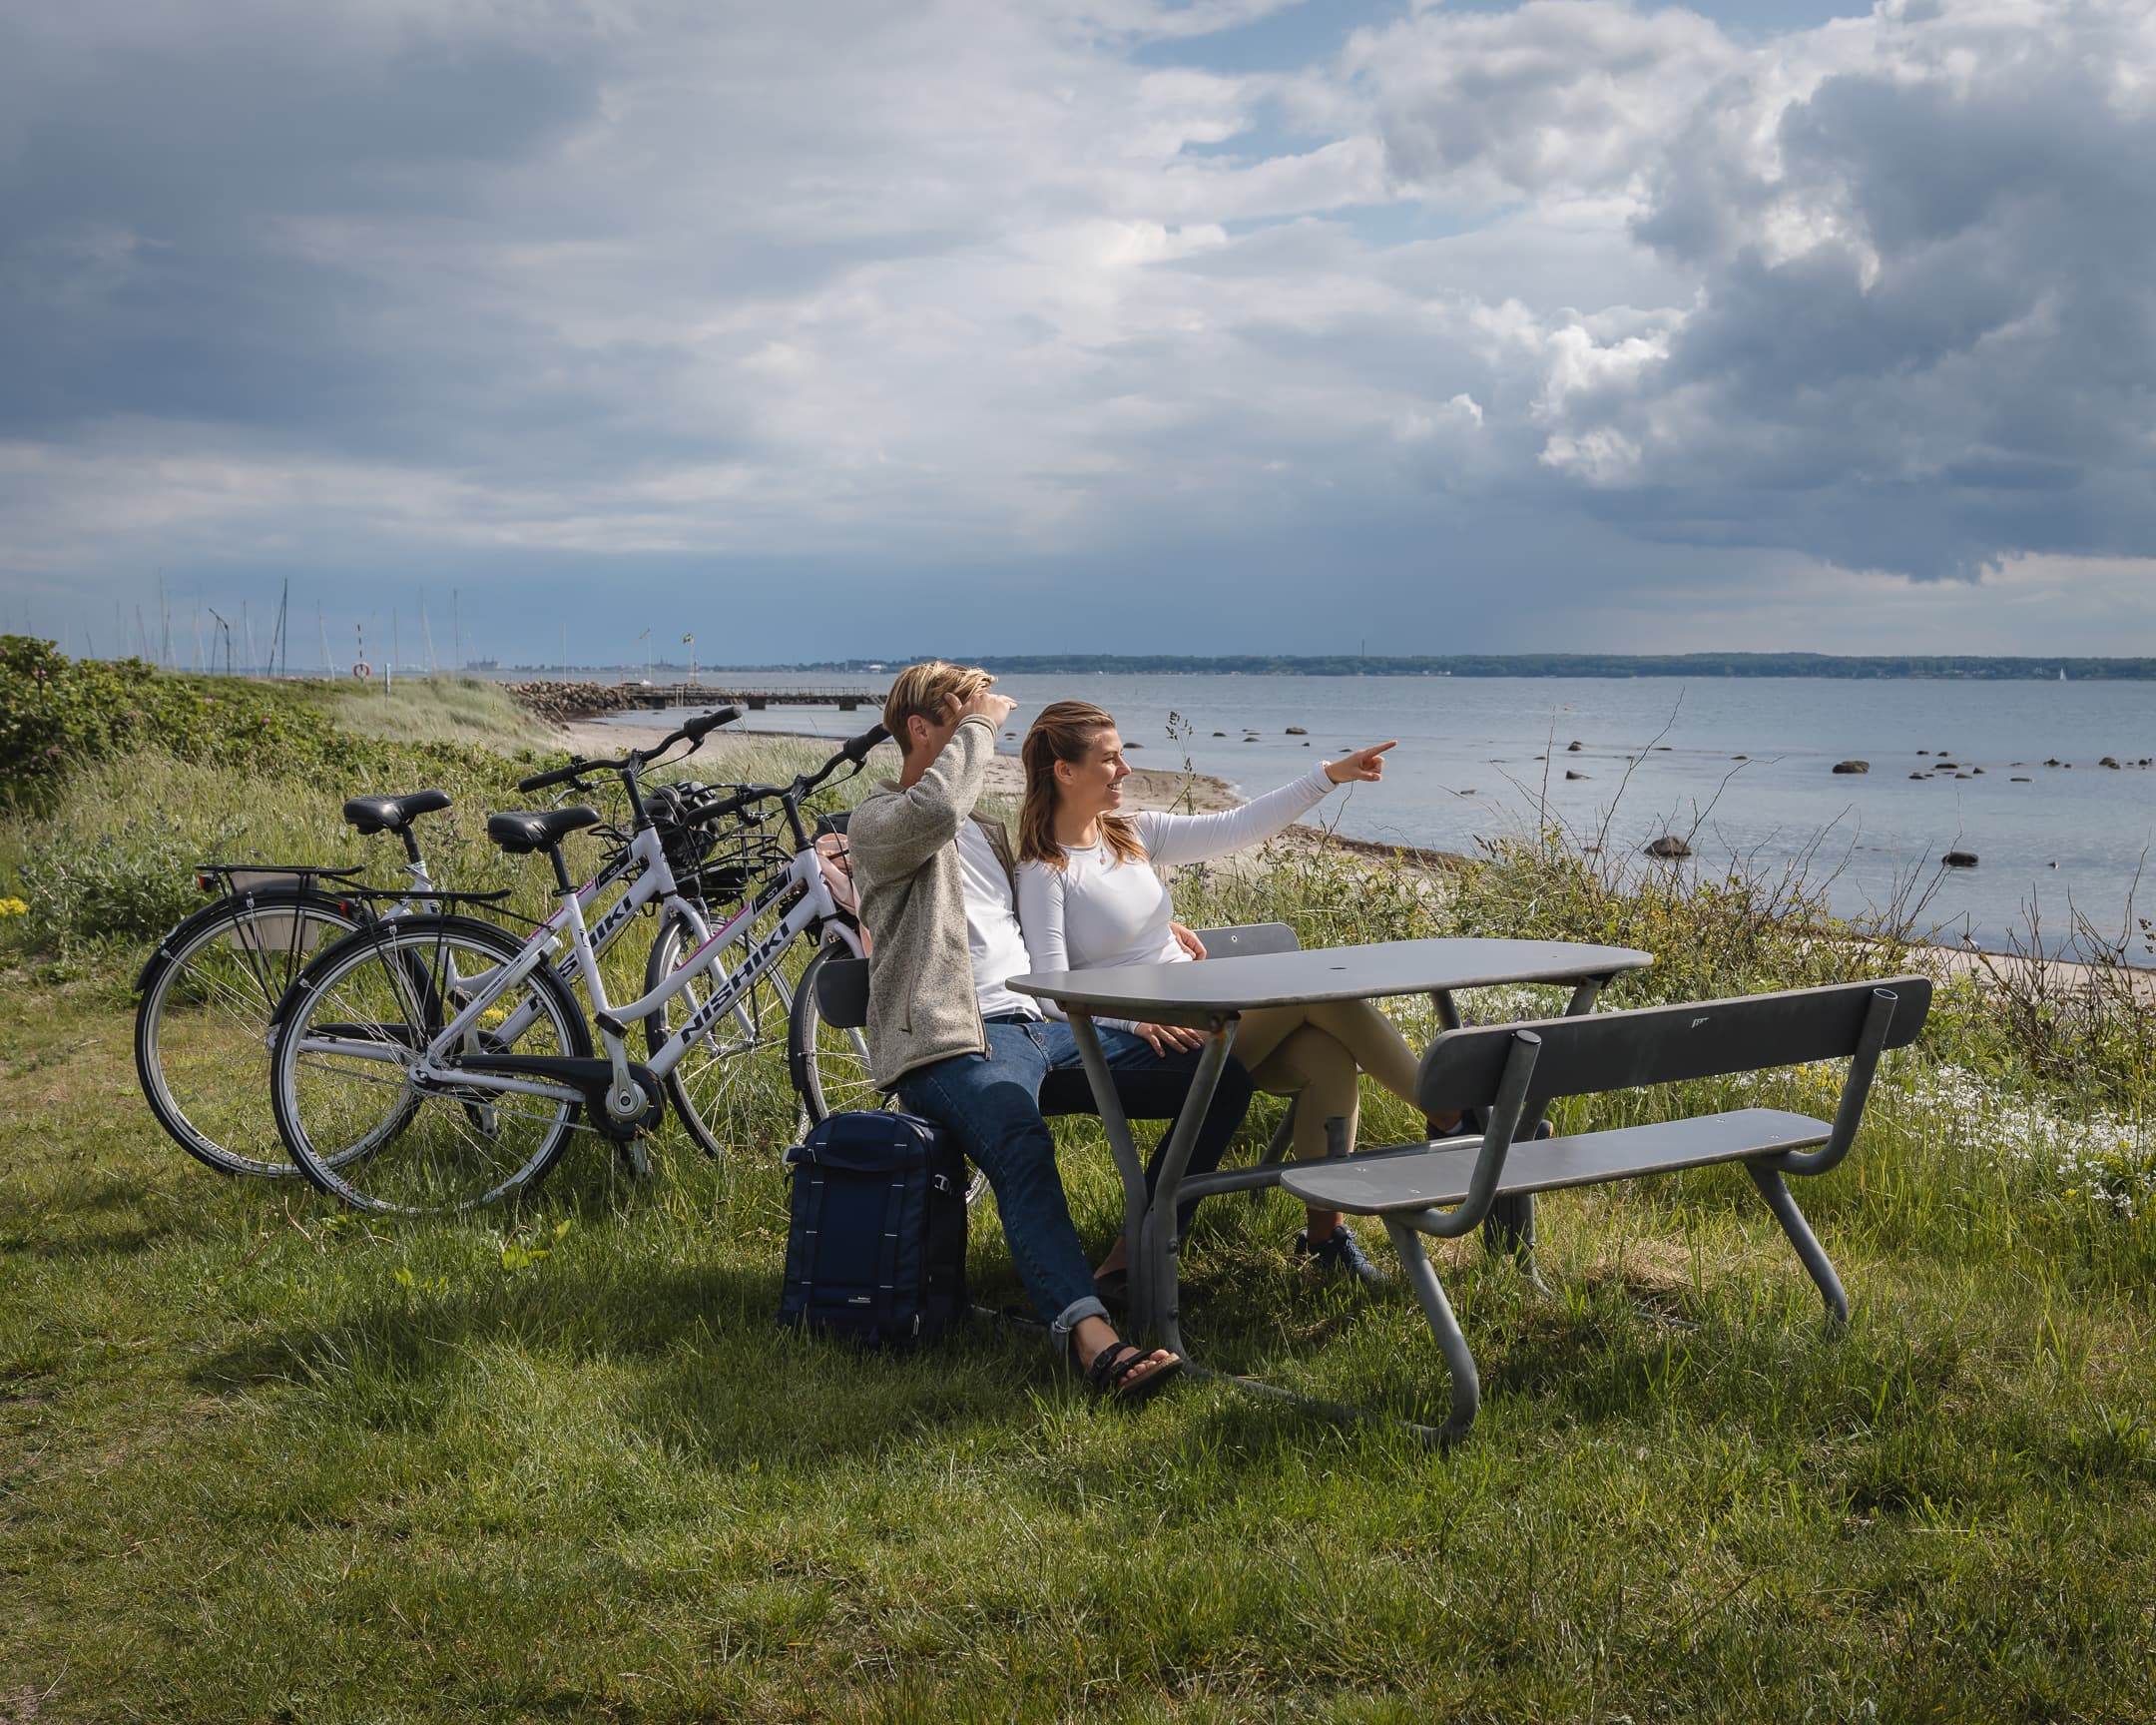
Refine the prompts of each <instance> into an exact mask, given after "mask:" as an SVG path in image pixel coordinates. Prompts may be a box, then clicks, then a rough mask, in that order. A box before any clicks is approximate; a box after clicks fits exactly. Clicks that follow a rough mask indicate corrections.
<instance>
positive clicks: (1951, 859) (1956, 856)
mask: <svg viewBox="0 0 2156 1725" xmlns="http://www.w3.org/2000/svg"><path fill="white" fill-rule="evenodd" d="M1939 861H1940V862H1941V863H1945V864H1946V866H1947V867H1949V868H1973V867H1975V866H1976V853H1975V852H1973V851H1949V852H1947V853H1946V855H1945V856H1943V857H1941V858H1940V859H1939Z"/></svg>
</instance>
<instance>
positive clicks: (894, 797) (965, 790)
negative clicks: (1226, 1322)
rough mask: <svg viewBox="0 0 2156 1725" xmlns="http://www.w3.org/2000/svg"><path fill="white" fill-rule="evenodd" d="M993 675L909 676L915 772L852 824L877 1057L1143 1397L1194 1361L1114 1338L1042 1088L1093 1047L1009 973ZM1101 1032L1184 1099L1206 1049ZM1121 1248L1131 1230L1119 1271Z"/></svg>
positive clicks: (1133, 1066)
mask: <svg viewBox="0 0 2156 1725" xmlns="http://www.w3.org/2000/svg"><path fill="white" fill-rule="evenodd" d="M993 681H994V679H993V678H991V677H990V676H989V675H988V674H987V673H986V672H984V671H979V670H975V669H969V668H966V667H961V666H955V665H948V664H944V663H942V662H941V661H930V662H928V663H925V664H920V665H913V666H909V667H907V668H906V670H904V671H903V672H901V673H900V674H899V676H898V678H897V679H896V681H894V682H893V683H892V685H891V690H890V694H889V697H888V699H887V700H886V702H885V704H884V710H883V722H884V726H885V728H886V729H887V730H888V731H889V732H890V734H891V737H892V738H893V739H894V740H895V741H896V742H897V744H898V746H899V750H900V754H901V767H900V772H899V776H898V779H897V781H896V783H895V784H889V785H885V786H881V787H879V788H878V789H877V790H876V791H875V792H873V793H871V794H870V795H869V797H868V798H867V799H865V800H864V801H863V802H862V803H861V805H860V806H859V807H858V808H857V809H855V810H854V811H853V814H852V817H851V819H850V821H849V823H848V825H847V835H846V836H847V844H848V849H849V852H850V856H851V862H852V866H853V873H854V878H855V880H856V881H857V882H858V884H859V888H860V909H861V921H862V923H863V925H864V926H865V927H866V928H867V930H868V932H869V935H870V947H869V959H868V964H869V987H868V1020H867V1023H866V1025H865V1026H864V1030H865V1034H866V1037H867V1042H868V1059H869V1068H870V1072H871V1075H872V1076H873V1078H874V1079H875V1082H876V1083H877V1084H878V1085H879V1086H881V1087H882V1088H884V1089H888V1090H892V1091H894V1092H895V1094H896V1095H897V1098H898V1100H899V1102H900V1103H901V1104H902V1105H903V1106H904V1107H905V1108H907V1109H908V1110H909V1111H911V1112H913V1113H916V1114H921V1115H924V1116H926V1117H927V1118H929V1119H931V1120H934V1121H936V1122H937V1123H939V1124H940V1125H942V1126H943V1127H945V1128H946V1129H947V1130H949V1131H950V1132H952V1133H953V1134H955V1135H956V1137H957V1139H958V1141H959V1143H960V1145H961V1146H962V1147H963V1149H964V1150H965V1152H966V1154H967V1156H968V1157H970V1158H971V1159H972V1161H973V1162H974V1163H975V1165H976V1166H978V1167H979V1168H980V1169H981V1171H982V1172H983V1173H984V1174H986V1175H987V1177H988V1183H989V1185H990V1187H991V1188H993V1190H994V1192H995V1197H996V1208H997V1211H998V1213H999V1214H1000V1215H1001V1217H1002V1222H1003V1233H1004V1238H1005V1239H1006V1241H1007V1242H1008V1243H1009V1245H1010V1249H1011V1258H1012V1261H1013V1263H1014V1264H1015V1266H1016V1268H1017V1270H1018V1274H1019V1277H1020V1279H1021V1280H1022V1281H1023V1282H1024V1284H1025V1287H1026V1292H1027V1295H1028V1297H1029V1298H1030V1299H1031V1300H1032V1302H1033V1306H1034V1309H1035V1310H1036V1311H1037V1312H1038V1313H1039V1314H1040V1316H1041V1318H1042V1319H1043V1320H1044V1321H1045V1322H1046V1323H1047V1324H1048V1326H1049V1330H1050V1333H1051V1334H1052V1335H1053V1336H1054V1337H1055V1338H1056V1339H1057V1341H1058V1342H1059V1343H1064V1342H1067V1344H1068V1346H1069V1348H1070V1350H1071V1353H1072V1356H1073V1357H1074V1358H1075V1359H1076V1361H1077V1363H1078V1365H1079V1367H1080V1368H1081V1369H1082V1370H1084V1371H1085V1373H1086V1377H1087V1382H1088V1383H1089V1385H1091V1387H1092V1388H1093V1391H1094V1393H1095V1394H1096V1395H1098V1396H1100V1397H1102V1398H1113V1399H1119V1400H1122V1401H1133V1400H1136V1399H1138V1398H1139V1397H1141V1396H1145V1395H1150V1394H1151V1393H1152V1392H1154V1391H1155V1390H1158V1389H1159V1388H1160V1387H1161V1386H1162V1385H1163V1384H1164V1383H1166V1382H1167V1381H1168V1380H1169V1379H1171V1378H1172V1377H1174V1376H1175V1375H1176V1374H1177V1373H1179V1372H1180V1371H1181V1370H1182V1361H1181V1360H1179V1359H1178V1358H1177V1357H1176V1356H1175V1355H1173V1354H1170V1353H1168V1352H1166V1351H1165V1350H1162V1349H1154V1350H1152V1351H1151V1352H1147V1351H1144V1350H1142V1349H1139V1348H1136V1347H1134V1346H1132V1345H1131V1344H1129V1343H1126V1342H1124V1341H1122V1340H1121V1339H1120V1338H1119V1337H1118V1336H1117V1335H1116V1332H1115V1329H1114V1327H1113V1326H1112V1325H1111V1324H1110V1323H1109V1322H1108V1315H1107V1306H1106V1304H1105V1302H1104V1301H1103V1299H1102V1298H1101V1295H1102V1292H1103V1289H1102V1287H1101V1286H1100V1285H1098V1284H1096V1281H1095V1277H1094V1272H1093V1270H1092V1269H1091V1267H1090V1266H1089V1265H1088V1264H1087V1262H1086V1258H1085V1254H1084V1250H1083V1248H1082V1247H1081V1245H1080V1243H1079V1240H1078V1232H1077V1229H1076V1228H1075V1227H1074V1226H1073V1225H1072V1222H1071V1219H1070V1207H1069V1204H1068V1202H1067V1200H1066V1198H1065V1196H1064V1192H1063V1182H1062V1177H1061V1176H1060V1174H1059V1173H1058V1172H1057V1170H1056V1162H1055V1140H1054V1138H1053V1136H1052V1135H1051V1134H1050V1132H1049V1130H1048V1124H1047V1122H1046V1120H1045V1119H1043V1118H1042V1115H1041V1110H1040V1093H1041V1087H1042V1084H1043V1082H1044V1081H1045V1080H1046V1079H1047V1078H1048V1077H1049V1076H1050V1074H1052V1073H1056V1072H1070V1071H1075V1070H1076V1069H1077V1068H1078V1066H1079V1056H1078V1051H1077V1044H1076V1041H1075V1039H1074V1038H1073V1036H1072V1035H1071V1032H1070V1029H1069V1027H1068V1026H1067V1025H1065V1024H1063V1023H1061V1022H1058V1021H1051V1020H1048V1019H1044V1018H1043V1017H1041V1016H1040V1013H1039V1009H1038V1007H1037V1006H1036V1005H1035V1004H1034V1002H1032V1001H1031V1000H1029V999H1027V998H1026V997H1024V996H1022V995H1017V994H1013V993H1012V992H1011V991H1010V990H1009V988H1008V987H1007V986H1005V984H1006V983H1007V982H1008V980H1009V978H1010V977H1011V976H1013V975H1018V974H1022V973H1023V972H1024V971H1025V970H1026V969H1027V968H1028V962H1027V957H1026V947H1025V941H1024V937H1023V935H1022V934H1021V933H1020V931H1019V928H1018V923H1017V920H1016V915H1015V911H1014V908H1013V905H1014V900H1015V892H1014V889H1013V886H1012V878H1011V868H1010V862H1009V841H1008V839H1007V838H1006V837H1005V836H1004V835H1003V834H1002V831H1001V829H1000V827H999V826H997V825H996V824H994V823H987V822H983V821H980V820H978V819H977V818H976V817H975V815H974V805H975V804H976V803H977V802H978V801H979V798H980V795H981V789H982V786H983V784H984V782H985V779H986V774H987V766H988V762H989V760H990V758H991V757H992V756H993V755H994V752H995V736H996V728H997V727H998V726H999V725H1000V724H1001V723H1002V721H1003V719H1004V718H1006V717H1007V716H1008V715H1009V713H1010V712H1011V710H1012V707H1013V706H1014V703H1013V702H1011V701H1010V700H1009V699H1008V698H1006V697H1004V696H1001V695H996V694H992V693H991V692H990V685H991V684H992V683H993ZM1102 1043H1103V1051H1104V1053H1105V1054H1106V1055H1107V1059H1108V1064H1109V1066H1110V1068H1111V1069H1112V1070H1113V1071H1114V1072H1115V1073H1116V1075H1117V1080H1118V1089H1119V1092H1121V1093H1122V1094H1123V1096H1124V1099H1125V1103H1126V1107H1127V1108H1128V1109H1129V1111H1130V1112H1131V1113H1133V1114H1141V1115H1157V1114H1159V1113H1161V1112H1163V1108H1162V1103H1163V1101H1164V1100H1166V1099H1167V1097H1168V1095H1169V1093H1172V1094H1173V1096H1174V1099H1175V1105H1176V1106H1180V1099H1181V1096H1182V1094H1183V1093H1185V1092H1187V1090H1188V1087H1189V1081H1190V1077H1191V1074H1192V1073H1193V1072H1194V1071H1195V1070H1196V1065H1197V1056H1196V1054H1195V1053H1194V1052H1192V1051H1191V1050H1188V1049H1167V1050H1161V1049H1157V1048H1156V1047H1154V1046H1152V1045H1150V1044H1149V1043H1148V1041H1147V1040H1146V1039H1145V1038H1144V1037H1142V1036H1140V1035H1138V1034H1135V1033H1122V1034H1117V1035H1112V1036H1104V1037H1103V1038H1102ZM1179 1084H1180V1087H1178V1085H1179ZM1250 1096H1251V1083H1250V1075H1249V1073H1248V1071H1247V1070H1246V1069H1245V1068H1243V1067H1242V1066H1241V1065H1239V1064H1237V1063H1236V1062H1234V1061H1230V1062H1229V1064H1228V1067H1227V1069H1226V1070H1225V1071H1224V1073H1223V1075H1222V1082H1221V1085H1220V1088H1219V1090H1218V1091H1217V1092H1216V1094H1215V1097H1214V1101H1213V1105H1212V1107H1211V1108H1210V1110H1209V1111H1208V1113H1207V1115H1206V1117H1205V1119H1204V1121H1203V1122H1202V1123H1201V1127H1200V1131H1199V1134H1198V1138H1197V1142H1196V1145H1195V1147H1194V1150H1193V1153H1192V1157H1191V1166H1192V1167H1193V1168H1200V1167H1204V1168H1212V1167H1214V1166H1217V1165H1218V1163H1219V1160H1220V1157H1221V1154H1222V1152H1223V1151H1224V1150H1225V1149H1226V1148H1227V1145H1228V1142H1229V1140H1230V1139H1231V1138H1233V1136H1234V1135H1235V1130H1236V1128H1237V1126H1238V1125H1240V1124H1241V1122H1242V1118H1243V1112H1244V1110H1245V1108H1246V1107H1247V1106H1248V1105H1249V1102H1250ZM1121 1251H1122V1247H1121V1243H1120V1241H1119V1242H1118V1246H1117V1249H1116V1252H1115V1253H1114V1254H1113V1255H1111V1257H1110V1259H1109V1261H1108V1263H1107V1264H1106V1265H1104V1266H1103V1275H1104V1276H1108V1275H1112V1274H1113V1273H1114V1271H1115V1269H1116V1268H1117V1267H1118V1266H1119V1265H1120V1262H1121Z"/></svg>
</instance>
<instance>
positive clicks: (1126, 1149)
mask: <svg viewBox="0 0 2156 1725" xmlns="http://www.w3.org/2000/svg"><path fill="white" fill-rule="evenodd" d="M1070 1027H1071V1040H1072V1041H1074V1042H1076V1043H1077V1044H1078V1060H1079V1063H1080V1064H1081V1065H1082V1066H1084V1068H1085V1075H1086V1082H1087V1083H1089V1084H1091V1085H1092V1086H1093V1104H1094V1106H1095V1107H1096V1108H1098V1109H1099V1110H1100V1123H1101V1130H1102V1131H1103V1132H1104V1133H1106V1134H1107V1137H1108V1153H1109V1154H1110V1155H1111V1156H1113V1157H1114V1158H1115V1165H1116V1173H1117V1174H1119V1175H1121V1176H1122V1179H1123V1240H1124V1249H1125V1251H1126V1252H1127V1253H1128V1254H1129V1258H1130V1310H1131V1314H1132V1316H1133V1317H1134V1318H1136V1317H1139V1316H1141V1315H1145V1314H1150V1313H1151V1311H1152V1302H1151V1300H1150V1298H1149V1294H1150V1292H1151V1291H1150V1290H1149V1289H1148V1287H1147V1285H1146V1262H1145V1258H1144V1256H1143V1255H1142V1254H1141V1253H1140V1251H1139V1242H1140V1241H1141V1239H1142V1238H1143V1236H1144V1232H1145V1213H1146V1189H1145V1159H1144V1158H1143V1157H1141V1156H1140V1155H1139V1154H1138V1146H1137V1144H1136V1142H1135V1141H1134V1140H1133V1139H1132V1137H1131V1129H1130V1116H1129V1115H1127V1114H1125V1113H1124V1112H1123V1098H1122V1097H1121V1096H1120V1095H1119V1094H1118V1093H1117V1091H1116V1087H1115V1075H1114V1074H1113V1073H1112V1072H1110V1071H1109V1070H1108V1056H1107V1055H1106V1054H1104V1053H1103V1052H1102V1051H1101V1045H1100V1031H1099V1030H1098V1029H1096V1028H1095V1027H1094V1024H1093V1014H1092V1013H1090V1012H1085V1011H1081V1010H1078V1009H1077V1008H1073V1009H1072V1010H1071V1013H1070Z"/></svg>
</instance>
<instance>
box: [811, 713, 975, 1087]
mask: <svg viewBox="0 0 2156 1725" xmlns="http://www.w3.org/2000/svg"><path fill="white" fill-rule="evenodd" d="M994 754H995V727H994V726H993V725H991V724H990V723H989V722H988V721H987V720H986V719H985V718H983V717H981V716H979V715H975V716H974V717H972V718H970V719H966V720H964V721H962V722H961V723H960V724H959V726H958V729H957V731H956V732H954V733H953V734H952V736H951V740H950V742H949V743H948V744H946V745H945V746H944V749H943V752H942V754H940V755H938V756H937V757H936V758H935V760H934V761H932V762H931V763H929V766H928V771H927V772H925V773H923V774H922V775H921V776H920V779H919V780H918V781H917V782H916V783H915V784H913V785H912V786H910V787H908V788H907V789H906V790H903V791H901V790H899V789H898V788H897V787H896V786H888V785H886V786H882V787H879V788H878V789H877V790H875V791H872V792H870V793H869V795H868V797H867V798H866V800H864V801H863V802H862V803H861V805H860V807H859V808H857V809H855V810H854V811H853V815H852V819H851V820H850V821H848V822H847V823H846V848H847V851H848V853H849V854H850V856H851V859H852V863H853V878H854V880H855V882H856V883H857V884H858V885H859V887H860V917H861V922H862V923H863V925H864V926H865V927H866V928H867V930H868V934H869V939H870V945H869V951H868V1023H867V1027H866V1033H867V1037H868V1070H869V1073H870V1075H871V1076H872V1077H873V1078H874V1080H875V1082H876V1083H877V1084H878V1085H879V1086H881V1087H882V1088H883V1089H886V1090H888V1089H889V1088H890V1087H891V1086H892V1085H893V1084H895V1083H897V1082H898V1080H899V1079H900V1078H902V1077H903V1076H904V1075H905V1074H906V1073H908V1072H910V1071H912V1070H913V1069H914V1068H915V1067H916V1066H926V1065H929V1064H931V1063H932V1062H934V1061H937V1060H947V1059H949V1058H950V1057H951V1056H952V1055H953V1054H985V1053H987V1052H988V1033H987V1031H986V1030H985V1029H983V1028H982V1025H981V1015H980V1001H979V998H978V997H977V996H976V995H975V994H974V992H973V959H972V955H971V952H970V951H969V949H968V948H967V945H966V913H965V886H964V882H963V879H962V877H961V875H960V874H959V871H958V843H957V841H958V830H959V826H960V824H961V823H963V822H965V821H968V820H970V819H971V818H972V815H973V805H974V804H975V803H976V802H978V801H979V800H980V794H981V788H982V786H983V785H984V784H985V782H986V780H987V776H988V762H989V760H990V759H991V758H992V757H993V756H994Z"/></svg>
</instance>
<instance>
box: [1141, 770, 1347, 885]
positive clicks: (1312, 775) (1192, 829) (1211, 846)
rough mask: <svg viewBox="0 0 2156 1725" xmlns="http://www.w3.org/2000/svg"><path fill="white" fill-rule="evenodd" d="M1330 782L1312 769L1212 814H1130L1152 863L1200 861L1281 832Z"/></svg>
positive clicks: (1314, 805)
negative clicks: (1256, 795) (1272, 789)
mask: <svg viewBox="0 0 2156 1725" xmlns="http://www.w3.org/2000/svg"><path fill="white" fill-rule="evenodd" d="M1332 789H1333V781H1332V780H1330V779H1328V778H1327V777H1326V771H1325V769H1324V768H1323V767H1313V768H1312V769H1311V770H1310V771H1309V772H1308V773H1306V774H1304V775H1303V777H1302V778H1300V779H1298V780H1296V781H1295V782H1294V783H1292V784H1288V785H1283V786H1282V787H1281V788H1280V789H1279V790H1278V791H1268V792H1267V793H1266V794H1265V795H1264V796H1263V797H1258V798H1253V799H1252V800H1251V801H1250V802H1248V803H1246V804H1244V805H1243V807H1242V808H1240V809H1226V810H1223V811H1222V812H1221V813H1219V814H1217V815H1167V814H1160V813H1154V812H1148V813H1146V814H1143V815H1135V816H1133V817H1132V821H1133V822H1134V823H1135V825H1136V826H1137V829H1138V841H1139V843H1140V844H1142V845H1143V846H1144V847H1145V848H1146V855H1147V856H1148V857H1149V858H1151V859H1152V860H1153V861H1154V862H1155V863H1205V862H1209V861H1210V860H1211V859H1213V858H1215V857H1226V856H1228V855H1229V854H1230V853H1231V852H1236V851H1241V850H1243V849H1244V848H1245V847H1247V846H1251V845H1258V844H1263V843H1264V842H1265V841H1266V840H1268V839H1270V838H1272V837H1273V836H1274V835H1275V834H1276V833H1285V832H1286V831H1287V830H1288V829H1289V828H1290V827H1292V826H1294V825H1295V824H1296V822H1298V821H1299V820H1301V819H1302V818H1303V817H1304V816H1305V815H1308V814H1309V813H1310V812H1311V811H1312V810H1313V809H1315V808H1317V807H1318V805H1319V804H1321V803H1323V802H1324V801H1325V800H1326V794H1327V793H1328V792H1330V791H1331V790H1332Z"/></svg>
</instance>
